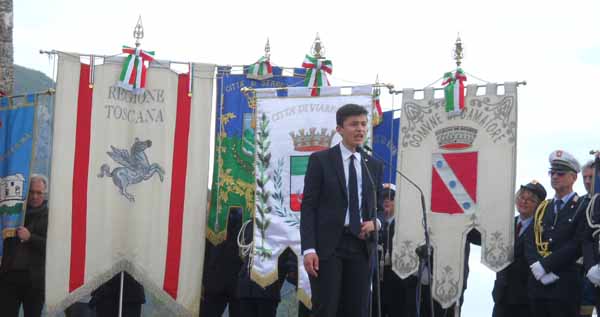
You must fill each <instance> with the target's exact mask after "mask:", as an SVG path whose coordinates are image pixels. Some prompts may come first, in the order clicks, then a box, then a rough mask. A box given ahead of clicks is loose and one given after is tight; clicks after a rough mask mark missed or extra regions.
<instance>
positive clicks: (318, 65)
mask: <svg viewBox="0 0 600 317" xmlns="http://www.w3.org/2000/svg"><path fill="white" fill-rule="evenodd" d="M302 67H304V68H306V77H305V78H304V85H306V86H307V87H312V91H311V93H310V95H311V96H318V95H319V93H320V89H319V87H323V86H329V80H328V79H327V74H330V75H331V72H332V64H331V61H330V60H327V59H318V58H315V57H312V56H310V55H306V57H305V58H304V62H302Z"/></svg>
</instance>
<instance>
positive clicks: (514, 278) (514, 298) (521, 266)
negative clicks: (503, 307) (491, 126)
mask: <svg viewBox="0 0 600 317" xmlns="http://www.w3.org/2000/svg"><path fill="white" fill-rule="evenodd" d="M517 221H518V217H516V218H515V225H516V223H517ZM532 230H533V222H531V223H530V224H529V226H528V227H527V228H526V229H525V231H524V232H523V233H522V234H521V235H520V236H519V237H518V238H517V239H515V245H514V259H513V262H512V263H511V264H510V265H509V266H508V267H506V268H505V269H504V270H502V271H500V272H498V273H497V274H496V282H495V283H494V290H493V291H492V297H493V298H494V302H495V303H496V304H511V305H514V304H527V303H529V297H528V295H527V280H528V279H529V275H531V272H530V270H529V265H528V264H527V260H526V259H525V237H526V236H527V235H528V234H529V231H532Z"/></svg>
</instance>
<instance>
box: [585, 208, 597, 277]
mask: <svg viewBox="0 0 600 317" xmlns="http://www.w3.org/2000/svg"><path fill="white" fill-rule="evenodd" d="M586 198H587V199H589V197H587V196H586ZM586 209H587V208H586ZM591 220H592V224H595V225H600V197H596V201H595V204H594V210H593V211H592V214H591ZM583 222H584V225H585V235H584V238H583V244H582V252H583V266H584V267H585V272H584V275H585V274H587V272H588V270H589V269H590V268H591V267H592V266H594V265H596V264H598V263H600V254H599V252H598V248H599V247H600V246H599V243H598V238H599V237H600V234H597V235H596V236H593V235H592V234H593V233H594V231H596V230H598V229H599V228H592V227H590V225H589V223H588V221H587V218H585V219H584V220H583Z"/></svg>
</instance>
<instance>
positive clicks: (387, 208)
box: [383, 198, 394, 219]
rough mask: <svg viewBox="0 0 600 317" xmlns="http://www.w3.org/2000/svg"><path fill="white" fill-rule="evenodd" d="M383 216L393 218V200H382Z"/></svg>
mask: <svg viewBox="0 0 600 317" xmlns="http://www.w3.org/2000/svg"><path fill="white" fill-rule="evenodd" d="M383 214H384V216H385V218H386V219H387V218H390V217H392V216H394V200H393V199H388V198H384V199H383Z"/></svg>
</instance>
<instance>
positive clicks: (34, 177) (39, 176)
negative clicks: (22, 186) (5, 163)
mask: <svg viewBox="0 0 600 317" xmlns="http://www.w3.org/2000/svg"><path fill="white" fill-rule="evenodd" d="M36 180H37V181H40V182H42V183H44V193H47V192H48V178H47V177H46V176H44V175H42V174H31V177H29V183H30V184H31V183H33V181H36Z"/></svg>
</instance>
